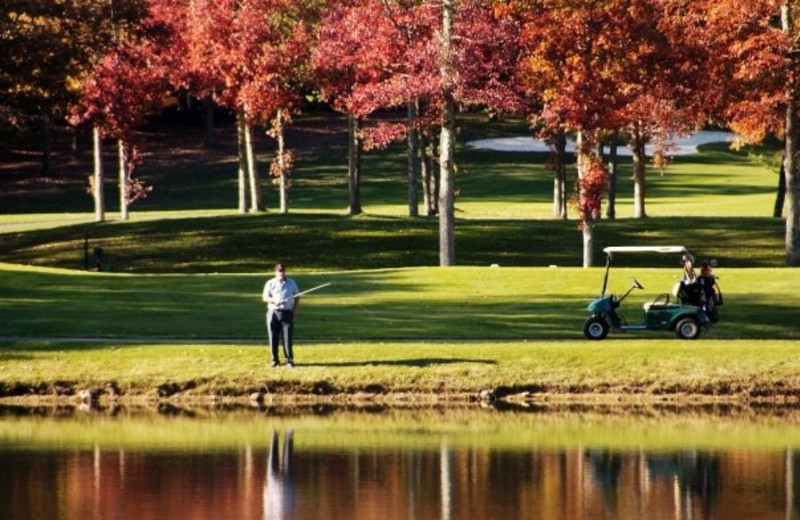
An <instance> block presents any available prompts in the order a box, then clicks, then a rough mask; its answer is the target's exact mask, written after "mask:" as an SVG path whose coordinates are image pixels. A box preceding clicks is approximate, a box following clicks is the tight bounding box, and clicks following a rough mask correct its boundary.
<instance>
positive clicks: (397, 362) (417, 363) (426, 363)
mask: <svg viewBox="0 0 800 520" xmlns="http://www.w3.org/2000/svg"><path fill="white" fill-rule="evenodd" d="M463 363H475V364H480V365H496V364H497V362H496V361H494V360H492V359H471V358H463V359H461V358H419V359H394V360H384V361H333V362H329V363H298V364H297V366H304V367H380V366H389V367H398V366H402V367H418V368H425V367H430V366H434V365H455V364H463Z"/></svg>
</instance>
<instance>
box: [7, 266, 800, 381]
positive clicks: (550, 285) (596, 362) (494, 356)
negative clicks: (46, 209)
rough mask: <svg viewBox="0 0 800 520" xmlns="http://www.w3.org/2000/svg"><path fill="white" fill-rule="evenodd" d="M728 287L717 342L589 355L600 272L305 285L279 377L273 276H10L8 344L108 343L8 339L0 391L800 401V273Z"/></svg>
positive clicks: (636, 305)
mask: <svg viewBox="0 0 800 520" xmlns="http://www.w3.org/2000/svg"><path fill="white" fill-rule="evenodd" d="M677 274H678V269H677V268H670V269H663V268H662V269H652V268H620V269H619V270H617V271H615V272H614V275H613V277H612V279H611V281H610V289H611V290H612V291H614V292H617V293H618V292H621V291H623V290H625V289H626V288H627V284H628V277H629V276H631V275H635V276H636V277H637V279H639V281H640V282H641V283H642V284H643V285H644V286H645V287H646V290H645V291H640V292H637V293H636V294H634V295H632V297H631V298H630V302H629V305H626V306H625V307H623V313H625V314H626V315H627V316H628V318H629V320H631V321H635V320H637V319H639V317H640V315H641V312H642V311H641V310H640V309H641V305H642V303H643V302H645V301H648V300H649V299H652V298H653V297H654V296H655V295H656V294H658V293H661V292H666V291H669V289H670V287H671V285H672V284H673V283H674V281H675V279H676V277H677ZM718 274H719V275H720V280H721V284H722V287H723V291H724V294H725V305H724V306H723V307H722V319H721V322H720V323H719V324H717V326H715V327H714V328H713V329H712V330H711V331H710V332H709V333H708V335H707V337H706V339H702V340H700V341H694V342H686V341H680V340H677V339H675V338H674V337H673V336H672V335H671V333H668V332H664V333H661V334H656V333H649V334H641V335H640V334H631V333H629V334H625V335H622V334H620V335H616V336H612V339H609V340H605V341H603V342H589V341H587V340H584V339H583V338H582V333H581V326H582V322H583V320H584V319H585V317H586V315H587V313H586V311H585V306H586V304H587V303H588V301H589V300H591V299H592V298H593V297H595V296H596V295H597V293H598V292H599V288H600V283H601V276H602V270H601V269H578V268H552V269H550V268H490V267H484V268H469V267H463V268H453V269H444V270H443V269H440V268H406V269H385V270H368V271H345V272H328V273H302V274H299V275H298V276H297V280H298V281H299V283H300V285H301V287H310V286H313V285H315V284H318V283H323V282H332V283H333V285H332V286H331V287H329V288H327V289H324V290H321V291H319V292H318V293H316V294H315V295H313V296H309V297H307V299H306V302H304V303H303V304H302V306H301V308H300V313H299V315H298V325H297V361H298V363H299V365H300V366H298V368H297V369H296V370H294V371H290V370H288V369H278V370H270V369H269V368H267V350H266V347H265V345H264V344H265V341H264V324H263V306H262V304H261V303H260V301H259V299H260V291H261V288H262V285H263V282H264V280H265V278H264V277H263V276H257V275H119V274H117V275H109V274H97V273H88V274H87V273H75V272H68V271H60V270H51V269H41V268H20V267H16V266H10V265H4V266H2V270H0V291H2V293H3V294H4V298H3V300H2V301H0V314H1V315H2V316H3V318H2V322H1V326H0V336H22V337H31V336H34V337H35V336H40V337H42V336H43V337H48V336H58V337H64V336H67V337H70V336H77V337H93V338H98V339H97V340H96V341H64V340H51V341H48V340H44V339H43V340H39V341H34V342H30V341H15V340H11V339H9V340H6V342H5V343H2V344H0V358H2V361H3V362H2V364H0V385H2V389H3V391H4V392H5V393H15V392H17V391H19V389H20V388H23V389H26V391H35V392H42V391H43V392H50V391H53V384H54V383H55V382H57V381H64V382H68V383H69V384H70V385H84V386H85V385H89V386H91V385H101V384H102V383H103V382H105V381H116V382H118V383H119V384H120V385H121V386H122V387H123V389H125V390H126V391H128V392H133V393H148V392H153V391H154V389H155V388H157V387H158V386H160V385H162V384H165V383H174V384H175V385H177V387H176V388H177V389H184V390H185V389H194V390H193V391H195V392H199V393H208V392H222V393H229V394H236V395H241V394H243V393H247V392H250V391H254V390H256V389H259V388H268V389H271V390H272V391H276V392H329V391H345V392H356V391H361V390H365V391H373V392H374V391H393V392H405V391H413V392H418V393H419V392H421V393H441V392H444V393H460V392H470V393H471V392H477V391H479V390H481V389H484V388H496V387H512V388H515V389H517V390H524V389H530V390H535V391H549V392H579V393H583V392H595V391H601V392H622V393H630V392H634V393H636V392H644V393H649V394H654V393H656V394H657V393H661V392H666V393H674V392H689V393H699V394H711V395H714V394H723V395H726V394H729V393H735V394H737V395H738V394H746V395H750V394H754V395H760V394H774V393H781V394H782V393H789V394H792V395H793V393H794V392H795V391H800V380H798V379H797V374H798V373H800V342H798V341H797V340H798V339H800V327H798V325H797V321H796V316H797V315H798V313H800V300H798V299H797V297H796V295H795V293H794V289H793V288H794V287H797V286H798V284H800V279H798V278H800V272H798V271H796V270H790V269H720V270H719V272H718ZM148 338H149V339H148ZM206 338H207V339H210V341H208V342H206V341H205V339H206ZM215 338H216V341H215ZM200 339H203V340H204V341H202V342H201V341H199V340H200ZM131 340H138V341H137V342H131ZM221 340H225V341H221ZM399 340H403V341H399ZM15 388H16V389H17V390H14V389H15Z"/></svg>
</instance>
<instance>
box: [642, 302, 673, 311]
mask: <svg viewBox="0 0 800 520" xmlns="http://www.w3.org/2000/svg"><path fill="white" fill-rule="evenodd" d="M642 307H643V308H644V310H646V311H660V310H663V309H674V308H675V307H680V305H678V304H677V303H664V302H647V303H645V304H644V305H643V306H642Z"/></svg>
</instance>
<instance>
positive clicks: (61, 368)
mask: <svg viewBox="0 0 800 520" xmlns="http://www.w3.org/2000/svg"><path fill="white" fill-rule="evenodd" d="M295 358H296V363H297V366H296V368H295V369H290V368H287V367H285V366H281V367H276V368H271V367H269V363H268V359H269V354H268V348H267V347H266V346H254V345H237V344H227V345H221V344H203V345H186V344H181V345H172V344H169V343H165V344H142V345H129V344H116V343H114V342H113V341H108V342H107V343H105V344H102V345H98V344H64V343H49V342H42V343H32V342H24V343H6V344H3V345H2V350H1V351H0V359H2V365H0V395H4V396H14V395H27V394H39V395H52V394H62V395H71V394H73V393H75V392H77V391H78V390H80V389H98V391H100V390H102V389H104V388H106V386H107V385H109V384H113V386H114V388H115V389H116V390H115V392H119V393H121V394H124V395H149V396H151V397H153V398H159V397H161V398H166V397H170V396H175V395H177V396H209V395H218V396H247V395H249V394H250V393H252V392H263V393H266V394H271V395H275V396H282V395H319V396H326V395H353V394H359V393H366V394H376V395H380V394H411V395H414V394H416V395H430V396H436V397H437V398H439V399H444V400H446V399H447V397H448V396H454V395H465V394H471V395H474V396H476V397H477V395H478V393H480V392H481V391H483V390H491V391H494V392H495V393H496V394H497V395H496V396H497V397H504V396H507V395H510V394H519V393H523V392H529V393H530V394H532V395H550V394H554V395H566V394H574V395H594V396H598V395H603V394H610V395H640V396H684V397H686V396H692V395H694V396H706V397H723V398H726V397H732V398H735V399H741V400H748V399H759V398H797V397H798V396H800V344H798V343H797V342H796V341H795V342H792V341H777V340H761V341H755V340H739V341H733V340H705V341H695V342H680V341H676V340H665V339H649V340H644V339H612V340H607V341H605V342H602V343H591V342H587V341H567V340H565V341H529V342H519V341H517V342H512V341H508V342H445V341H442V342H402V343H398V342H346V343H345V342H343V343H324V344H322V343H312V342H304V343H300V344H298V345H297V346H296V354H295Z"/></svg>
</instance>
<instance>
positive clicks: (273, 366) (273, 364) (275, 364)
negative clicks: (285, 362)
mask: <svg viewBox="0 0 800 520" xmlns="http://www.w3.org/2000/svg"><path fill="white" fill-rule="evenodd" d="M271 365H272V368H275V367H277V366H280V363H278V362H277V361H273V362H272V363H271Z"/></svg>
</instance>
